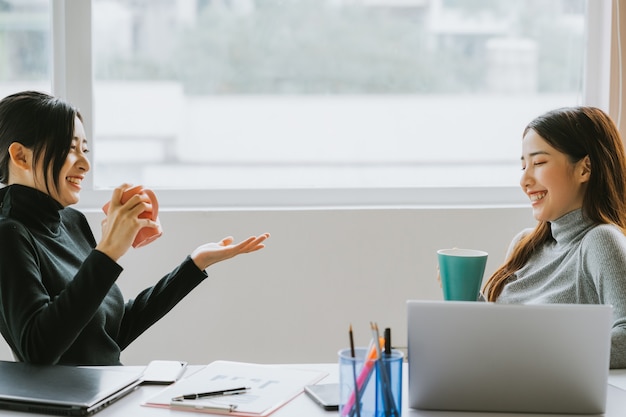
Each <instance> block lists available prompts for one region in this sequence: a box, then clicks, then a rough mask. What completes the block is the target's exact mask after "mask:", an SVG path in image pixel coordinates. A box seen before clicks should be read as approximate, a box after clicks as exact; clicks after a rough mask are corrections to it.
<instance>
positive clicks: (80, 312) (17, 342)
mask: <svg viewBox="0 0 626 417" xmlns="http://www.w3.org/2000/svg"><path fill="white" fill-rule="evenodd" d="M95 246H96V242H95V239H94V237H93V233H92V232H91V229H90V228H89V225H88V223H87V219H86V218H85V216H84V215H83V214H82V213H80V212H79V211H77V210H75V209H72V208H63V207H61V205H59V204H58V203H57V202H56V201H55V200H54V199H52V198H51V197H49V196H48V195H47V194H45V193H42V192H40V191H38V190H36V189H33V188H30V187H25V186H21V185H11V186H8V187H4V188H2V189H0V332H1V333H2V335H3V336H4V338H5V340H6V341H7V342H8V344H9V345H10V346H11V349H12V350H13V353H14V355H15V356H16V357H17V359H19V360H21V361H25V362H31V363H38V364H66V365H119V364H120V352H121V351H122V350H123V349H124V348H125V347H126V346H128V345H129V344H130V343H131V342H132V341H133V340H135V339H136V338H137V337H138V336H139V335H140V334H141V333H143V332H144V331H145V330H146V329H147V328H148V327H150V326H151V325H152V324H154V323H155V322H156V321H157V320H159V319H160V318H161V317H163V316H164V315H165V314H166V313H167V312H168V311H169V310H170V309H172V307H174V306H175V305H176V304H177V303H178V302H179V301H180V300H181V299H182V298H183V297H184V296H185V295H187V294H188V293H189V292H190V291H191V290H192V289H193V288H195V287H196V286H197V285H198V284H199V283H200V282H201V281H202V280H204V279H205V278H206V277H207V275H206V273H205V272H204V271H201V270H199V269H198V267H196V265H195V264H194V263H193V261H192V260H191V258H189V257H187V259H185V261H184V262H183V263H182V264H181V265H180V266H178V267H177V268H176V269H175V270H174V271H172V272H171V273H170V274H168V275H166V276H165V277H163V278H162V279H161V280H160V281H159V282H158V283H157V284H156V285H155V286H154V287H151V288H148V289H146V290H144V291H142V292H141V293H140V294H139V295H138V296H137V297H136V298H135V299H134V300H130V301H128V302H126V303H125V302H124V298H123V297H122V293H121V291H120V290H119V288H118V287H117V285H116V284H115V281H116V279H117V277H118V276H119V275H120V273H121V272H122V268H121V267H120V266H119V265H118V264H117V263H116V262H115V261H113V260H112V259H111V258H109V257H108V256H107V255H105V254H104V253H102V252H100V251H98V250H96V249H94V248H95Z"/></svg>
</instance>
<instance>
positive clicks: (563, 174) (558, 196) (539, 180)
mask: <svg viewBox="0 0 626 417" xmlns="http://www.w3.org/2000/svg"><path fill="white" fill-rule="evenodd" d="M522 171H523V174H522V178H521V179H520V185H521V187H522V190H523V191H524V192H525V193H526V195H527V196H528V198H530V202H531V206H532V208H533V215H534V217H535V219H537V220H540V221H548V222H549V221H553V220H556V219H558V218H559V217H561V216H563V215H565V214H567V213H569V212H571V211H573V210H576V209H579V208H581V207H582V205H583V199H584V196H585V191H586V187H587V183H588V181H589V175H590V166H589V158H588V157H584V158H582V159H581V160H580V161H578V162H572V161H571V160H570V159H569V157H568V156H567V155H566V154H564V153H562V152H560V151H558V150H556V149H555V148H553V147H552V146H550V144H548V142H546V141H545V140H544V139H543V138H542V137H541V136H539V135H538V134H537V132H535V131H534V130H532V129H530V130H528V132H527V133H526V135H525V136H524V138H523V140H522Z"/></svg>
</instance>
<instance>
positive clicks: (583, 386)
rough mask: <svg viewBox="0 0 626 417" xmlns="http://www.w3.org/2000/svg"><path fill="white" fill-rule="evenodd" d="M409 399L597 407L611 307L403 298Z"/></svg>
mask: <svg viewBox="0 0 626 417" xmlns="http://www.w3.org/2000/svg"><path fill="white" fill-rule="evenodd" d="M407 319H408V320H407V324H408V362H409V364H408V368H409V387H408V388H409V389H408V397H409V406H410V407H411V408H418V409H430V410H457V411H461V410H462V411H494V412H527V413H575V414H601V413H603V412H604V411H605V406H606V396H607V386H608V384H607V381H608V371H609V360H610V347H611V336H610V333H611V325H612V321H613V314H612V307H611V306H605V305H571V304H550V305H545V304H544V305H519V304H517V305H510V304H508V305H504V304H494V303H482V302H461V301H417V300H409V301H408V302H407Z"/></svg>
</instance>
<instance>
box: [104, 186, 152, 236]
mask: <svg viewBox="0 0 626 417" xmlns="http://www.w3.org/2000/svg"><path fill="white" fill-rule="evenodd" d="M141 193H144V194H146V195H147V196H148V198H150V201H151V202H152V210H150V211H147V210H146V211H144V212H143V213H141V214H140V215H139V218H142V219H152V220H154V221H155V222H157V223H159V217H158V215H159V202H158V201H157V198H156V195H155V194H154V192H153V191H152V190H149V189H144V188H143V186H141V185H136V186H134V187H132V188H129V189H127V190H124V193H123V194H122V199H121V203H122V204H124V203H126V202H127V201H128V199H129V198H131V197H132V196H134V195H135V194H141ZM110 204H111V202H108V203H106V204H105V205H104V206H103V207H102V210H103V211H104V214H107V213H108V211H109V205H110ZM162 234H163V230H162V229H161V224H160V223H159V224H158V226H157V227H144V228H142V229H140V230H139V232H137V236H135V240H134V241H133V248H139V247H141V246H145V245H147V244H148V243H150V242H152V241H154V240H156V239H158V238H159V237H161V235H162Z"/></svg>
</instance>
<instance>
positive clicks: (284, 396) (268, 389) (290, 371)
mask: <svg viewBox="0 0 626 417" xmlns="http://www.w3.org/2000/svg"><path fill="white" fill-rule="evenodd" d="M326 375H327V373H326V372H323V371H316V370H311V369H297V368H296V367H295V366H294V365H290V366H285V365H260V364H252V363H243V362H229V361H216V362H212V363H211V364H209V365H207V366H206V367H204V368H202V369H201V370H199V371H198V372H196V373H194V374H193V375H191V376H189V377H187V378H183V379H181V380H179V381H178V382H176V383H175V384H173V385H171V386H169V387H168V388H166V389H165V390H163V391H162V392H161V393H159V394H158V395H157V396H155V397H153V398H151V399H150V400H148V401H147V402H146V403H145V404H144V405H146V406H155V407H169V408H173V409H177V410H184V411H196V412H206V413H213V414H229V415H233V416H267V415H269V414H270V413H272V412H273V411H275V410H276V409H278V408H280V407H281V406H283V405H284V404H286V403H287V402H289V401H290V400H291V399H293V398H294V397H295V396H297V395H298V394H300V393H301V392H302V391H303V389H304V386H305V385H309V384H314V383H316V382H318V381H319V380H321V379H322V378H324V377H325V376H326ZM239 387H246V388H249V389H248V390H246V392H245V393H244V394H237V395H226V396H215V397H206V398H198V399H195V400H182V401H172V399H173V398H175V397H178V396H183V395H189V394H199V393H206V392H212V391H220V390H228V389H233V388H239Z"/></svg>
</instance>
